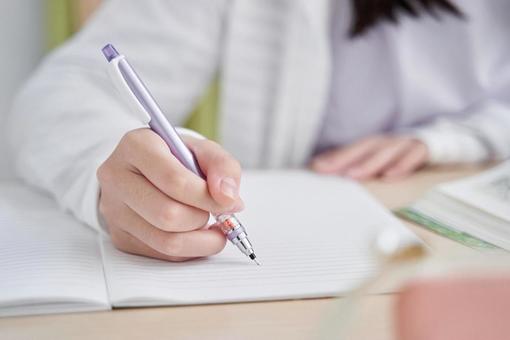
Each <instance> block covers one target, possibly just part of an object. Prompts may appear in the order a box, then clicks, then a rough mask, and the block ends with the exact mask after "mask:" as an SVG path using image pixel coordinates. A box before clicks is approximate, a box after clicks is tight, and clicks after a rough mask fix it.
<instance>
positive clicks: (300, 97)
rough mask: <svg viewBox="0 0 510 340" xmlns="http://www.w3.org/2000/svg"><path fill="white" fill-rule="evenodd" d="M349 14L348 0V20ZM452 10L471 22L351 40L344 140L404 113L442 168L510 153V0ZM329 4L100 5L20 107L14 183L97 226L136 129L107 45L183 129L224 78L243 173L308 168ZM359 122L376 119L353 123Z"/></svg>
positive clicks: (389, 30) (382, 29)
mask: <svg viewBox="0 0 510 340" xmlns="http://www.w3.org/2000/svg"><path fill="white" fill-rule="evenodd" d="M347 4H348V1H347V0H340V6H341V8H343V9H344V11H348V7H347ZM458 5H459V7H460V8H461V9H462V10H464V11H465V12H466V13H467V16H468V17H469V22H468V24H466V23H463V22H459V21H458V20H456V19H454V18H448V19H447V20H444V21H442V22H438V21H436V20H435V19H432V18H423V19H422V20H420V21H416V20H412V19H409V18H406V19H404V20H402V22H401V24H400V25H399V26H398V27H394V26H389V25H387V24H385V25H381V26H379V27H377V28H376V29H375V30H374V31H373V32H372V33H371V34H370V35H368V36H367V37H366V38H364V39H360V40H355V41H352V42H351V41H349V42H347V41H343V42H341V45H339V47H342V53H341V54H342V55H343V58H345V63H342V62H340V61H335V64H336V65H338V68H335V73H334V74H335V75H336V76H335V77H337V76H341V77H343V78H339V79H336V80H335V82H336V84H337V85H335V88H336V90H335V91H336V92H337V93H339V94H340V95H339V96H338V100H337V103H336V104H335V105H332V106H331V107H332V108H333V109H334V110H335V111H338V112H342V114H341V115H338V116H337V115H335V117H336V118H335V119H339V120H338V124H339V126H340V128H341V129H342V133H340V134H337V136H340V137H341V138H344V139H343V140H339V142H341V143H344V142H346V141H349V140H354V139H355V138H356V137H357V136H359V135H362V134H367V133H370V132H372V131H374V132H375V131H380V130H381V127H385V126H386V121H387V120H388V117H389V116H388V115H390V116H391V115H392V114H393V113H397V114H398V116H391V120H392V124H393V125H391V126H394V127H415V126H418V123H420V122H422V123H423V124H421V125H419V127H418V128H415V129H414V130H413V131H411V132H412V133H414V134H416V135H418V136H419V137H420V138H422V139H423V140H424V141H425V142H426V144H427V145H428V147H429V149H430V154H431V156H432V162H441V163H447V162H457V161H461V162H466V161H480V160H483V159H487V158H489V157H497V158H502V157H507V156H508V155H510V133H509V131H510V108H509V105H508V103H509V101H510V93H509V90H510V40H509V39H508V36H509V34H508V32H510V20H508V13H510V2H509V1H506V0H492V1H490V2H489V1H472V0H463V1H461V0H459V1H458ZM331 8H332V7H331V2H330V0H314V1H310V0H258V1H243V0H233V1H226V0H203V1H200V0H196V1H182V0H146V1H138V0H110V1H108V2H105V4H104V6H103V7H102V9H101V10H100V11H99V12H98V13H97V14H96V15H95V16H94V17H93V18H92V20H90V22H89V24H88V25H87V27H86V28H85V29H84V30H82V31H81V32H80V33H79V34H77V35H76V36H75V37H74V38H73V39H71V40H70V41H69V42H68V43H66V44H65V45H64V46H63V47H62V48H60V49H58V50H57V51H55V52H54V53H52V54H51V55H49V56H48V57H47V59H46V60H45V61H44V62H43V63H42V65H41V66H40V67H39V69H38V70H37V72H35V74H34V75H33V77H32V78H31V79H30V80H29V81H28V82H27V84H26V86H25V87H24V88H23V89H22V91H21V92H20V93H19V95H18V96H17V99H16V100H15V103H14V106H13V109H12V111H11V112H10V114H9V117H8V119H7V122H6V124H7V129H6V130H7V132H8V140H9V147H10V149H11V151H12V155H14V159H13V160H12V162H13V164H14V166H15V169H16V172H17V174H18V176H19V177H21V178H23V179H24V180H26V181H27V182H29V183H31V184H32V185H34V186H37V187H39V188H41V189H43V190H46V191H48V192H50V193H51V194H52V195H53V196H54V197H55V199H56V200H57V201H58V202H59V203H60V205H61V206H62V207H63V208H64V209H67V210H69V211H71V212H72V213H73V214H75V216H76V217H77V218H79V219H80V220H82V221H84V222H86V223H87V224H88V225H91V226H93V227H96V228H97V227H98V226H99V222H98V216H97V204H98V198H99V187H98V182H97V179H96V170H97V168H98V166H99V165H100V164H101V163H102V162H104V160H105V159H106V158H107V157H108V156H109V155H110V153H111V152H112V151H113V149H114V148H115V146H116V145H117V143H118V141H119V140H120V138H121V137H122V135H123V134H124V133H126V132H127V131H129V130H132V129H134V128H138V127H141V126H142V124H141V121H140V119H139V118H138V117H137V116H136V115H134V114H133V113H132V112H131V111H130V110H129V108H128V106H127V105H126V103H125V102H123V100H122V99H121V98H119V96H118V94H117V93H116V92H115V90H114V89H113V87H112V84H111V81H110V80H109V79H108V77H107V75H106V64H105V63H106V62H105V60H104V58H103V56H102V55H101V52H100V49H101V47H102V46H104V44H106V43H108V42H111V43H114V44H115V45H116V47H117V48H118V49H119V50H120V51H121V52H123V53H125V54H126V55H127V56H128V57H129V59H130V62H131V63H132V64H133V65H134V66H135V67H136V69H137V71H138V73H139V74H140V75H141V77H142V78H143V79H144V81H145V83H146V84H147V85H148V87H149V88H150V89H151V91H152V93H153V94H154V96H155V97H156V99H157V100H158V102H159V104H160V105H161V107H162V109H163V111H164V112H165V113H166V115H167V116H168V118H169V119H170V121H171V122H173V123H174V124H175V125H181V124H182V123H183V122H184V121H185V119H186V117H187V115H188V114H189V112H190V111H191V110H192V108H193V107H194V105H195V104H196V103H197V100H198V98H199V97H200V96H201V94H202V93H204V91H205V89H206V88H207V87H208V86H209V84H210V82H211V79H213V77H214V74H215V73H216V72H217V71H218V70H220V77H221V89H222V90H221V98H220V102H221V108H220V110H221V112H220V117H221V120H220V135H221V142H222V143H223V145H224V146H225V148H226V149H227V150H229V151H230V152H231V153H233V154H234V155H235V156H236V157H237V158H238V159H239V160H240V161H241V162H242V164H243V165H244V167H248V168H249V167H266V168H267V167H295V166H303V165H304V164H306V162H307V161H308V160H309V159H310V157H311V155H312V154H313V152H314V149H315V146H316V145H317V141H318V140H319V137H318V136H319V135H320V134H321V133H320V131H321V126H322V123H323V122H324V114H325V112H326V110H325V108H326V106H327V102H328V98H329V93H330V89H331V82H330V80H331V76H332V64H333V63H332V60H331V39H330V34H329V33H330V28H331V26H330V25H331V22H330V19H331ZM358 63H359V64H358ZM360 65H361V66H360ZM387 65H389V66H388V67H387ZM342 79H343V80H342ZM366 84H370V86H367V85H366ZM360 112H361V114H366V115H367V116H366V117H369V119H365V118H363V119H359V120H358V119H354V118H356V117H353V116H354V115H358V114H360ZM436 118H440V119H436ZM328 120H329V119H328ZM335 124H337V123H335ZM411 132H410V133H411ZM324 136H325V138H332V137H331V134H329V133H325V134H324ZM333 142H335V143H336V141H333ZM328 143H329V141H328Z"/></svg>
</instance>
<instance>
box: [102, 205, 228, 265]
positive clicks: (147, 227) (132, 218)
mask: <svg viewBox="0 0 510 340" xmlns="http://www.w3.org/2000/svg"><path fill="white" fill-rule="evenodd" d="M117 209H118V211H119V212H121V213H119V214H115V215H116V218H114V219H112V220H109V221H107V223H108V225H109V226H110V228H111V229H110V232H112V230H114V232H115V229H120V230H122V231H124V232H126V233H128V234H129V235H131V236H133V237H134V238H135V239H137V240H139V241H140V242H141V243H143V244H145V245H146V246H147V247H149V248H151V249H152V251H151V254H153V255H157V254H156V253H159V254H162V255H164V256H170V257H186V258H193V257H203V256H210V255H214V254H217V253H219V252H220V251H221V250H222V249H223V248H224V247H225V244H226V238H225V236H224V235H223V233H222V232H221V231H220V230H219V229H218V228H210V229H200V230H194V231H188V232H166V231H163V230H161V229H159V228H156V227H154V226H153V225H151V224H149V223H148V222H147V221H145V220H144V219H143V218H141V217H140V216H138V215H137V214H136V213H135V212H134V211H133V210H132V209H130V208H129V207H128V206H125V205H124V206H119V207H118V208H117ZM112 215H114V214H108V215H107V216H112ZM116 236H119V235H116ZM112 237H113V235H112ZM119 237H123V239H122V240H123V243H122V244H121V245H120V246H121V247H124V248H129V247H131V248H130V249H131V251H130V252H135V253H141V252H144V253H147V252H148V251H149V250H148V249H147V248H146V247H143V246H142V245H140V244H138V243H137V242H135V241H133V240H131V242H129V243H126V242H128V241H129V240H128V238H127V237H126V236H125V235H120V236H119ZM112 240H113V239H112ZM116 245H117V244H116ZM122 250H125V249H122ZM153 251H155V252H156V253H154V252H153ZM155 257H157V256H155Z"/></svg>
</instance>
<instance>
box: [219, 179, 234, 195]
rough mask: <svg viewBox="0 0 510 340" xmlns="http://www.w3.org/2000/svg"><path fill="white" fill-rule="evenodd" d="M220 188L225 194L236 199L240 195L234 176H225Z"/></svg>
mask: <svg viewBox="0 0 510 340" xmlns="http://www.w3.org/2000/svg"><path fill="white" fill-rule="evenodd" d="M220 190H221V192H222V193H223V195H225V196H227V197H230V198H231V199H233V200H234V199H236V198H237V196H238V188H237V183H236V181H234V179H233V178H230V177H225V178H223V179H222V180H221V183H220Z"/></svg>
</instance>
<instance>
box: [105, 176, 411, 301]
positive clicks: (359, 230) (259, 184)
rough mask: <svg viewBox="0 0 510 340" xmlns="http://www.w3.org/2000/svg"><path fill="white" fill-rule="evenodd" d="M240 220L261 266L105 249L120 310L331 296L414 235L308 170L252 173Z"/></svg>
mask: <svg viewBox="0 0 510 340" xmlns="http://www.w3.org/2000/svg"><path fill="white" fill-rule="evenodd" d="M242 197H243V199H244V200H245V203H246V210H245V211H244V212H243V213H241V214H239V217H240V220H241V221H242V222H243V223H244V224H245V225H246V227H247V228H248V232H249V236H250V239H251V240H252V243H253V245H254V247H255V251H256V253H257V255H258V258H259V259H260V261H261V262H262V266H261V267H257V266H256V265H255V264H254V263H252V262H251V261H250V260H249V259H247V258H246V257H244V255H242V254H241V253H240V252H239V251H238V250H237V249H235V247H234V246H232V245H231V244H228V245H227V248H226V249H225V250H224V252H222V253H221V254H220V255H217V256H214V257H211V258H208V259H201V260H198V261H194V262H187V263H169V262H164V261H160V260H153V259H147V258H143V257H139V256H134V255H128V254H124V253H122V252H120V251H118V250H116V249H115V248H114V247H113V246H112V245H111V244H110V243H109V241H107V240H105V241H104V242H103V247H104V249H103V251H104V258H105V270H106V275H107V284H108V287H109V291H110V297H111V301H112V303H113V305H114V306H118V307H121V306H138V305H164V304H199V303H216V302H232V301H252V300H272V299H289V298H306V297H323V296H332V295H334V294H337V293H344V292H347V291H348V290H350V289H352V288H353V287H355V286H356V285H358V284H359V283H360V282H361V281H362V280H365V279H367V278H368V277H370V276H371V275H373V274H375V272H376V270H377V261H376V259H375V258H374V250H373V247H372V245H373V241H374V239H375V237H376V235H377V234H378V232H379V231H381V230H383V228H388V227H390V228H395V229H397V230H398V231H399V232H401V233H402V235H405V236H406V237H408V236H409V235H410V232H409V231H407V230H406V229H405V228H404V227H403V226H402V225H401V224H400V222H398V220H396V219H395V218H394V217H393V216H392V215H390V213H389V212H387V211H386V210H385V209H384V208H382V207H381V206H380V205H379V204H378V203H377V202H375V201H374V200H373V199H372V198H371V197H370V196H369V195H368V194H367V193H365V191H364V190H363V189H362V188H361V187H359V186H358V185H357V184H355V183H353V182H350V181H348V180H344V179H339V178H333V177H321V176H317V175H314V174H311V173H308V172H304V171H290V172H289V171H287V172H251V173H248V174H245V176H244V179H243V184H242Z"/></svg>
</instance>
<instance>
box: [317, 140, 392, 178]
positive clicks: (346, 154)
mask: <svg viewBox="0 0 510 340" xmlns="http://www.w3.org/2000/svg"><path fill="white" fill-rule="evenodd" d="M382 141H383V140H382V138H380V137H370V138H367V139H364V140H362V141H360V142H358V143H354V144H351V145H349V146H347V147H345V148H338V149H334V150H331V151H328V152H326V153H324V154H322V155H319V156H318V157H317V158H316V159H315V160H314V161H313V162H312V169H313V170H315V171H317V172H319V173H343V172H345V171H346V170H347V169H348V168H350V167H351V166H352V165H354V164H356V163H358V162H359V161H361V160H362V159H364V158H366V157H367V156H368V155H370V154H372V153H373V152H374V151H375V150H376V149H377V148H378V146H379V144H380V143H381V142H382Z"/></svg>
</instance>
